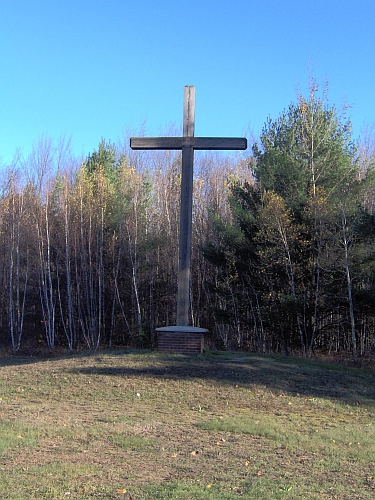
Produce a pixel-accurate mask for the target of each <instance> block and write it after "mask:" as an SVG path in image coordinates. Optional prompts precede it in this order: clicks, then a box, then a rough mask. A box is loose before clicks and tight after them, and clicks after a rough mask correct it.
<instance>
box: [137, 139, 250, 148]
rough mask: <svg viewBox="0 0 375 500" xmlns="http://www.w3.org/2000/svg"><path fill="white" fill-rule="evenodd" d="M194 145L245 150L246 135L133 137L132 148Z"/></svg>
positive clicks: (195, 146) (197, 146)
mask: <svg viewBox="0 0 375 500" xmlns="http://www.w3.org/2000/svg"><path fill="white" fill-rule="evenodd" d="M189 146H192V147H193V148H194V149H195V150H224V151H229V150H235V149H237V150H245V149H247V139H245V138H244V137H132V138H131V139H130V147H131V149H182V148H183V147H189Z"/></svg>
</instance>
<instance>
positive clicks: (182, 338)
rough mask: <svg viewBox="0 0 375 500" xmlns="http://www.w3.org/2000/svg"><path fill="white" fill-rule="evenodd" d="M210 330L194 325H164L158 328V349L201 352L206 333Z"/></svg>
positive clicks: (173, 351)
mask: <svg viewBox="0 0 375 500" xmlns="http://www.w3.org/2000/svg"><path fill="white" fill-rule="evenodd" d="M207 332H208V330H206V329H205V328H197V327H194V326H164V327H162V328H156V333H157V345H158V351H162V352H170V353H181V354H200V353H202V352H203V349H204V335H205V333H207Z"/></svg>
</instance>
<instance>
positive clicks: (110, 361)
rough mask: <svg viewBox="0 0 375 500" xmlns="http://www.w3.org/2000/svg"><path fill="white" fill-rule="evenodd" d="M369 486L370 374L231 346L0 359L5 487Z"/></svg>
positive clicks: (0, 492) (59, 493)
mask: <svg viewBox="0 0 375 500" xmlns="http://www.w3.org/2000/svg"><path fill="white" fill-rule="evenodd" d="M43 498H46V499H66V498H68V499H91V498H104V499H125V500H129V499H134V500H139V499H189V500H191V499H212V500H214V499H215V500H216V499H218V500H222V499H236V498H248V499H266V500H268V499H340V500H342V499H373V498H375V373H374V371H371V370H369V369H360V368H350V367H344V366H335V365H332V364H326V363H325V364H324V363H319V362H314V361H306V360H301V359H293V358H285V357H280V356H260V355H246V354H243V353H242V354H230V353H208V354H205V355H201V356H197V357H189V356H182V355H164V354H161V353H151V352H130V351H103V352H98V353H95V354H77V355H70V356H65V357H59V358H50V359H39V360H38V359H33V358H30V359H17V358H1V359H0V499H14V500H15V499H19V500H21V499H22V500H25V499H43Z"/></svg>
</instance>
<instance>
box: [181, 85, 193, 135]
mask: <svg viewBox="0 0 375 500" xmlns="http://www.w3.org/2000/svg"><path fill="white" fill-rule="evenodd" d="M194 127H195V87H193V86H192V85H186V86H185V88H184V125H183V136H184V137H193V136H194Z"/></svg>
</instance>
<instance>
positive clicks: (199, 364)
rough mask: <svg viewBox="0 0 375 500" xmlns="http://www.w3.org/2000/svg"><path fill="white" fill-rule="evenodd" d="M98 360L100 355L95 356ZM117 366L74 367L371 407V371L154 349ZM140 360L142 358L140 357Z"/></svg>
mask: <svg viewBox="0 0 375 500" xmlns="http://www.w3.org/2000/svg"><path fill="white" fill-rule="evenodd" d="M99 358H100V356H99ZM126 358H127V357H126V355H125V356H124V365H123V366H121V367H119V366H116V367H112V366H100V365H101V364H102V363H101V362H100V359H99V362H98V364H97V365H96V366H91V367H81V368H77V369H74V370H73V371H75V372H79V373H86V374H96V375H106V376H111V377H128V378H131V377H150V378H158V379H175V380H178V379H186V380H189V379H191V380H194V379H203V380H207V381H218V382H220V383H222V384H228V385H235V386H239V387H252V386H259V385H260V386H264V387H266V388H268V389H269V390H271V391H272V392H275V393H279V394H280V393H285V394H288V395H291V396H293V395H294V396H297V395H300V396H305V397H309V398H313V397H315V398H327V399H332V400H336V401H338V402H340V403H344V404H345V403H347V404H351V405H368V406H372V407H374V409H375V373H373V372H371V371H368V370H363V369H359V368H349V367H343V366H337V365H328V364H326V363H322V362H316V361H309V360H304V359H296V358H285V357H282V356H267V355H264V356H263V355H248V354H245V355H242V356H238V355H236V354H230V353H225V354H222V355H218V356H215V355H210V354H209V355H204V356H197V357H192V356H184V355H163V354H161V353H154V354H150V355H148V356H145V357H143V356H142V355H138V356H136V358H137V361H136V362H135V363H134V361H132V363H129V364H128V366H127V361H126ZM142 358H143V359H144V362H143V359H142Z"/></svg>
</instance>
